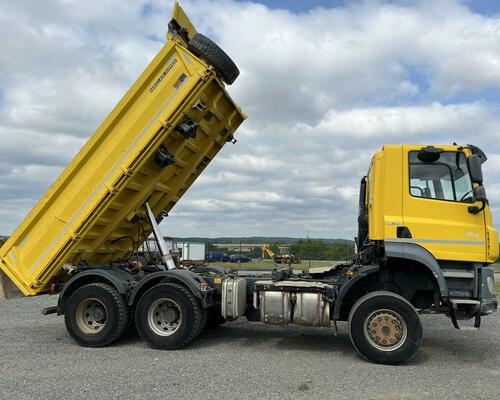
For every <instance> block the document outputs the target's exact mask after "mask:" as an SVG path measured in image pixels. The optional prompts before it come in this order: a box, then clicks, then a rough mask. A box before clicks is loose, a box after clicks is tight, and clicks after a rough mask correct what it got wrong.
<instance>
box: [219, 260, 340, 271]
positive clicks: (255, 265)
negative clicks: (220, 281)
mask: <svg viewBox="0 0 500 400" xmlns="http://www.w3.org/2000/svg"><path fill="white" fill-rule="evenodd" d="M336 263H338V261H324V260H311V261H310V262H309V260H302V262H301V263H300V264H292V268H293V269H298V270H300V269H309V266H310V267H311V268H315V267H328V266H330V265H335V264H336ZM213 265H220V266H221V267H224V268H232V269H241V270H255V271H269V270H272V269H274V268H276V267H283V268H284V267H286V264H274V262H273V261H272V260H257V261H252V262H249V263H241V265H240V264H238V263H231V262H214V263H213Z"/></svg>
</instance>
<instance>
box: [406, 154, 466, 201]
mask: <svg viewBox="0 0 500 400" xmlns="http://www.w3.org/2000/svg"><path fill="white" fill-rule="evenodd" d="M418 154H419V152H417V151H412V152H410V154H409V164H410V165H409V168H410V193H411V195H412V196H414V197H423V198H427V199H436V200H447V201H459V202H467V203H470V202H472V201H473V196H472V182H471V179H470V176H469V171H468V169H467V162H466V158H465V155H464V154H463V153H461V152H451V151H447V152H443V153H441V154H440V155H439V158H438V159H437V160H436V161H433V162H428V161H422V160H421V159H420V158H419V156H418Z"/></svg>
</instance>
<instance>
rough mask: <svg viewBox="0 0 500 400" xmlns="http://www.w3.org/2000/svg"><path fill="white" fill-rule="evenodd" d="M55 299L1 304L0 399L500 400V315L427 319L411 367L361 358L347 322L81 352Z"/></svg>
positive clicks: (229, 331)
mask: <svg viewBox="0 0 500 400" xmlns="http://www.w3.org/2000/svg"><path fill="white" fill-rule="evenodd" d="M55 302H56V298H55V297H40V298H37V299H20V300H9V301H0V321H1V324H0V349H1V350H0V351H1V353H0V354H1V355H0V399H80V398H85V399H156V398H158V399H160V398H161V399H191V400H194V399H200V398H207V399H215V398H224V399H234V398H239V399H264V398H266V399H271V398H272V399H274V398H287V399H289V398H292V399H302V398H304V399H309V400H311V399H326V398H328V399H333V398H335V399H361V398H362V399H385V400H390V399H395V400H396V399H397V400H401V399H500V344H499V332H500V314H499V313H496V314H494V315H493V316H490V317H487V318H484V319H483V326H482V328H481V331H480V332H479V333H476V332H470V331H468V332H458V331H456V330H455V329H453V327H452V326H451V323H450V321H449V320H447V319H446V318H444V317H440V316H423V317H422V320H423V325H424V343H423V346H422V349H421V351H420V353H419V354H418V355H417V356H416V357H415V358H414V359H413V360H412V362H411V364H409V365H404V366H398V367H392V366H391V367H387V366H380V365H374V364H370V363H368V362H365V361H364V360H362V359H361V358H360V357H359V356H358V355H357V354H356V353H355V351H354V349H353V348H352V346H351V343H350V341H349V337H348V334H347V331H346V326H345V324H340V326H339V335H338V337H337V338H336V337H335V336H334V334H333V331H332V330H328V329H308V328H302V327H297V326H289V327H267V326H263V325H260V324H250V323H247V322H246V321H242V322H234V323H228V324H226V325H224V326H223V327H221V328H219V329H217V330H215V331H209V332H205V333H203V334H202V335H201V336H200V337H199V338H198V339H197V340H196V341H195V342H193V343H192V344H191V345H190V346H189V347H187V348H185V349H183V350H178V351H172V352H162V351H157V350H152V349H149V348H147V347H146V346H145V345H144V343H143V342H142V341H141V340H140V339H139V338H138V337H135V336H132V335H131V336H130V337H127V338H124V339H122V340H121V341H120V342H118V343H117V344H115V345H114V346H112V347H109V348H104V349H86V348H82V347H78V346H77V345H76V344H74V343H73V342H72V340H71V339H70V338H69V336H68V335H67V333H66V330H65V327H64V321H63V319H62V318H60V317H56V316H54V315H50V316H46V317H44V316H42V315H41V314H40V309H41V308H42V307H46V306H49V305H54V304H55Z"/></svg>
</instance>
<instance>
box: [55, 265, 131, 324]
mask: <svg viewBox="0 0 500 400" xmlns="http://www.w3.org/2000/svg"><path fill="white" fill-rule="evenodd" d="M96 282H100V283H107V284H108V285H110V286H111V287H113V288H115V289H116V291H117V292H118V293H119V294H120V295H122V296H125V297H126V296H127V294H128V292H129V290H130V288H131V287H132V286H133V282H134V280H133V279H132V278H131V276H130V274H129V273H127V272H125V271H121V270H105V269H95V270H87V271H83V272H79V273H78V274H76V275H75V276H73V277H72V278H71V279H70V280H69V281H68V282H66V283H65V284H64V286H63V289H62V290H61V293H60V294H59V300H58V304H57V306H58V314H59V315H62V314H64V306H65V304H66V301H67V299H68V298H69V296H71V295H72V294H73V293H74V292H75V291H76V290H78V289H79V288H81V287H82V286H85V285H88V284H90V283H96Z"/></svg>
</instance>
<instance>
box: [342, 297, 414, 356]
mask: <svg viewBox="0 0 500 400" xmlns="http://www.w3.org/2000/svg"><path fill="white" fill-rule="evenodd" d="M349 335H350V337H351V341H352V344H353V345H354V347H355V348H356V350H357V351H358V352H359V353H360V354H361V355H362V356H363V357H365V358H366V359H368V360H370V361H373V362H376V363H380V364H401V363H404V362H407V361H409V360H410V359H411V358H412V357H413V356H414V355H415V354H416V353H417V352H418V350H419V348H420V345H421V343H422V324H421V323H420V318H419V316H418V314H417V312H416V310H415V308H414V307H413V306H412V305H411V303H410V302H409V301H408V300H406V299H405V298H404V297H401V296H399V295H397V294H395V293H392V292H387V291H377V292H372V293H369V294H367V295H365V296H363V297H362V298H360V299H359V300H358V301H357V302H356V304H354V306H353V308H352V310H351V312H350V314H349Z"/></svg>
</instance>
